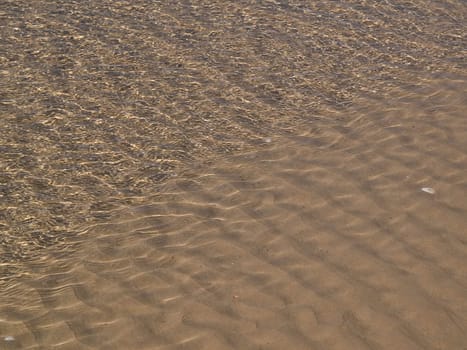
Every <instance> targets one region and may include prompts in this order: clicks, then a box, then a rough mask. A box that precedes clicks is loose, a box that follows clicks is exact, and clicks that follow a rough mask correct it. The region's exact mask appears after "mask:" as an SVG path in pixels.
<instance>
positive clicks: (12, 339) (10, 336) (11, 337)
mask: <svg viewBox="0 0 467 350" xmlns="http://www.w3.org/2000/svg"><path fill="white" fill-rule="evenodd" d="M3 340H4V341H15V337H13V336H12V335H7V336H6V337H4V338H3Z"/></svg>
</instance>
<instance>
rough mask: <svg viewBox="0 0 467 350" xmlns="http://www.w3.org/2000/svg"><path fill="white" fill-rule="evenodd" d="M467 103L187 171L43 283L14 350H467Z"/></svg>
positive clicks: (448, 93) (349, 121) (349, 122)
mask: <svg viewBox="0 0 467 350" xmlns="http://www.w3.org/2000/svg"><path fill="white" fill-rule="evenodd" d="M466 88H467V80H459V81H453V80H449V81H437V82H432V83H431V86H430V87H429V88H423V89H418V90H416V91H411V92H407V91H403V92H401V93H397V92H394V96H393V99H391V100H389V101H376V100H373V101H360V104H359V106H360V107H359V108H356V107H355V108H352V109H349V110H347V111H346V113H345V115H344V114H342V115H341V117H342V118H339V116H338V115H333V116H332V119H331V120H322V121H319V122H316V123H315V124H314V125H312V126H310V128H309V129H307V130H303V132H302V134H301V135H296V136H291V137H287V138H286V137H282V138H272V139H271V140H269V139H266V140H265V144H264V147H262V150H258V151H254V152H247V153H243V154H241V155H238V156H232V157H230V158H227V159H225V160H223V161H219V162H217V163H216V164H215V165H212V166H210V167H206V168H202V167H200V168H198V169H197V168H196V167H195V168H193V167H192V168H191V170H190V171H189V172H188V171H187V172H185V173H184V174H183V175H182V176H180V178H179V179H173V180H170V181H168V182H167V183H166V184H165V185H164V186H163V187H162V188H161V189H160V193H159V194H158V195H157V196H153V197H151V198H149V197H148V198H145V203H141V204H140V205H138V206H135V207H131V208H123V209H121V210H117V211H115V212H114V213H113V216H114V217H113V219H111V220H110V222H108V223H106V224H100V225H97V226H94V227H92V228H90V229H89V230H88V231H87V232H85V233H83V234H82V235H81V237H82V242H81V245H80V247H81V248H80V251H79V254H77V255H74V256H72V257H65V258H61V259H58V258H55V259H56V261H55V262H54V266H51V267H43V268H38V267H37V266H36V269H37V273H36V275H34V276H31V278H30V279H29V280H27V282H26V283H25V284H23V285H21V286H18V285H17V286H15V288H13V289H12V290H15V292H17V291H18V290H22V293H24V294H23V295H22V297H23V299H22V300H23V304H22V305H21V308H20V309H14V308H13V307H10V308H9V309H8V308H7V309H5V308H3V309H4V310H7V313H6V317H7V319H5V320H2V323H1V325H2V334H7V333H8V334H11V335H13V336H14V337H15V339H17V342H20V343H21V348H30V347H31V348H34V344H42V345H43V346H45V348H60V349H81V348H83V349H84V348H100V349H159V348H160V349H285V348H292V349H367V348H368V349H464V348H465V344H466V341H467V336H466V330H467V317H466V315H467V296H466V290H467V264H466V262H467V246H466V243H467V242H466V236H465V229H466V227H467V201H466V186H467V173H466V171H465V164H466V162H467V155H466V152H465V150H466V149H467V125H466V123H465V120H464V119H463V117H464V114H465V106H466V105H465V95H464V92H465V89H466ZM339 114H340V113H339ZM336 121H338V122H336ZM323 126H325V128H324V127H323ZM268 141H270V142H268ZM423 187H431V188H433V189H434V190H435V193H434V194H429V193H425V192H423V191H422V190H421V188H423ZM10 297H13V295H10ZM3 315H5V314H3Z"/></svg>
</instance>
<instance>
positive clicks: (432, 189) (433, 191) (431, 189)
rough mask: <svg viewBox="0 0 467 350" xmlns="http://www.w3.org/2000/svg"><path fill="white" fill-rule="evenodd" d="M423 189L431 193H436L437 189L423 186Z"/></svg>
mask: <svg viewBox="0 0 467 350" xmlns="http://www.w3.org/2000/svg"><path fill="white" fill-rule="evenodd" d="M422 191H423V192H425V193H429V194H435V189H434V188H431V187H422Z"/></svg>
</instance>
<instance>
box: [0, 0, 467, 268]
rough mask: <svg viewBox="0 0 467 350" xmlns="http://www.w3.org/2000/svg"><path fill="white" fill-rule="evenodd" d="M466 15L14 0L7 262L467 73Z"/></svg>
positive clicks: (394, 5)
mask: <svg viewBox="0 0 467 350" xmlns="http://www.w3.org/2000/svg"><path fill="white" fill-rule="evenodd" d="M466 13H467V10H466V6H465V3H464V2H462V1H452V0H451V1H385V2H375V1H345V2H335V1H313V2H310V1H266V0H262V1H235V2H230V1H196V2H192V1H181V0H180V1H147V0H138V1H116V0H105V1H98V2H96V1H71V0H70V1H54V2H50V1H42V0H38V1H3V2H2V4H1V5H0V28H1V29H0V30H1V36H2V40H1V41H0V74H1V79H0V94H1V95H0V111H1V129H0V196H1V203H0V225H1V226H0V227H1V228H2V230H3V232H4V233H3V234H2V236H1V237H0V240H1V242H2V243H1V247H2V255H1V259H0V260H1V261H2V263H3V264H6V265H4V266H7V265H8V268H7V267H5V268H7V269H10V268H11V269H15V268H16V264H17V263H19V262H21V261H23V260H28V259H31V258H33V257H34V259H35V258H37V257H38V256H41V255H42V254H44V252H43V248H44V247H47V246H50V245H56V244H62V245H64V246H66V245H67V244H68V242H69V239H68V237H69V236H75V235H76V231H79V228H78V227H79V226H80V225H81V224H82V223H92V222H99V221H105V220H106V219H107V217H106V212H107V210H108V209H111V208H116V207H118V206H120V205H126V204H130V203H137V202H138V198H140V197H141V196H144V195H145V194H147V193H151V192H154V190H155V186H156V185H157V184H159V183H160V182H161V181H164V180H165V179H167V178H170V177H171V176H173V175H174V174H176V173H177V170H176V169H178V168H179V167H184V166H187V165H189V164H192V163H193V162H195V161H196V160H199V159H204V160H206V159H209V158H212V157H214V158H215V157H217V156H223V155H225V154H229V153H232V152H234V153H235V152H238V151H241V150H244V149H247V148H249V147H252V146H254V145H255V144H257V143H258V141H259V140H261V139H262V138H264V137H269V136H271V135H278V134H283V133H286V132H292V133H293V132H295V131H296V130H298V129H300V125H302V124H303V123H310V122H313V121H314V120H315V119H317V118H318V116H319V115H321V114H322V112H323V110H324V111H325V110H327V109H329V108H332V109H342V108H345V107H346V106H348V105H349V104H351V103H352V101H353V100H354V99H355V97H357V96H360V95H361V94H372V95H375V96H384V91H386V90H387V89H390V88H391V87H393V86H400V85H404V86H414V85H417V84H419V83H420V81H421V79H431V77H432V76H433V75H436V74H439V73H446V72H449V73H451V74H454V75H455V74H461V73H465V68H466V64H465V63H466V62H465V57H466V55H465V49H466V37H465V33H466V24H465V23H466V22H467V21H466V20H465V18H466ZM64 249H66V248H64ZM11 263H12V264H11Z"/></svg>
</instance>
